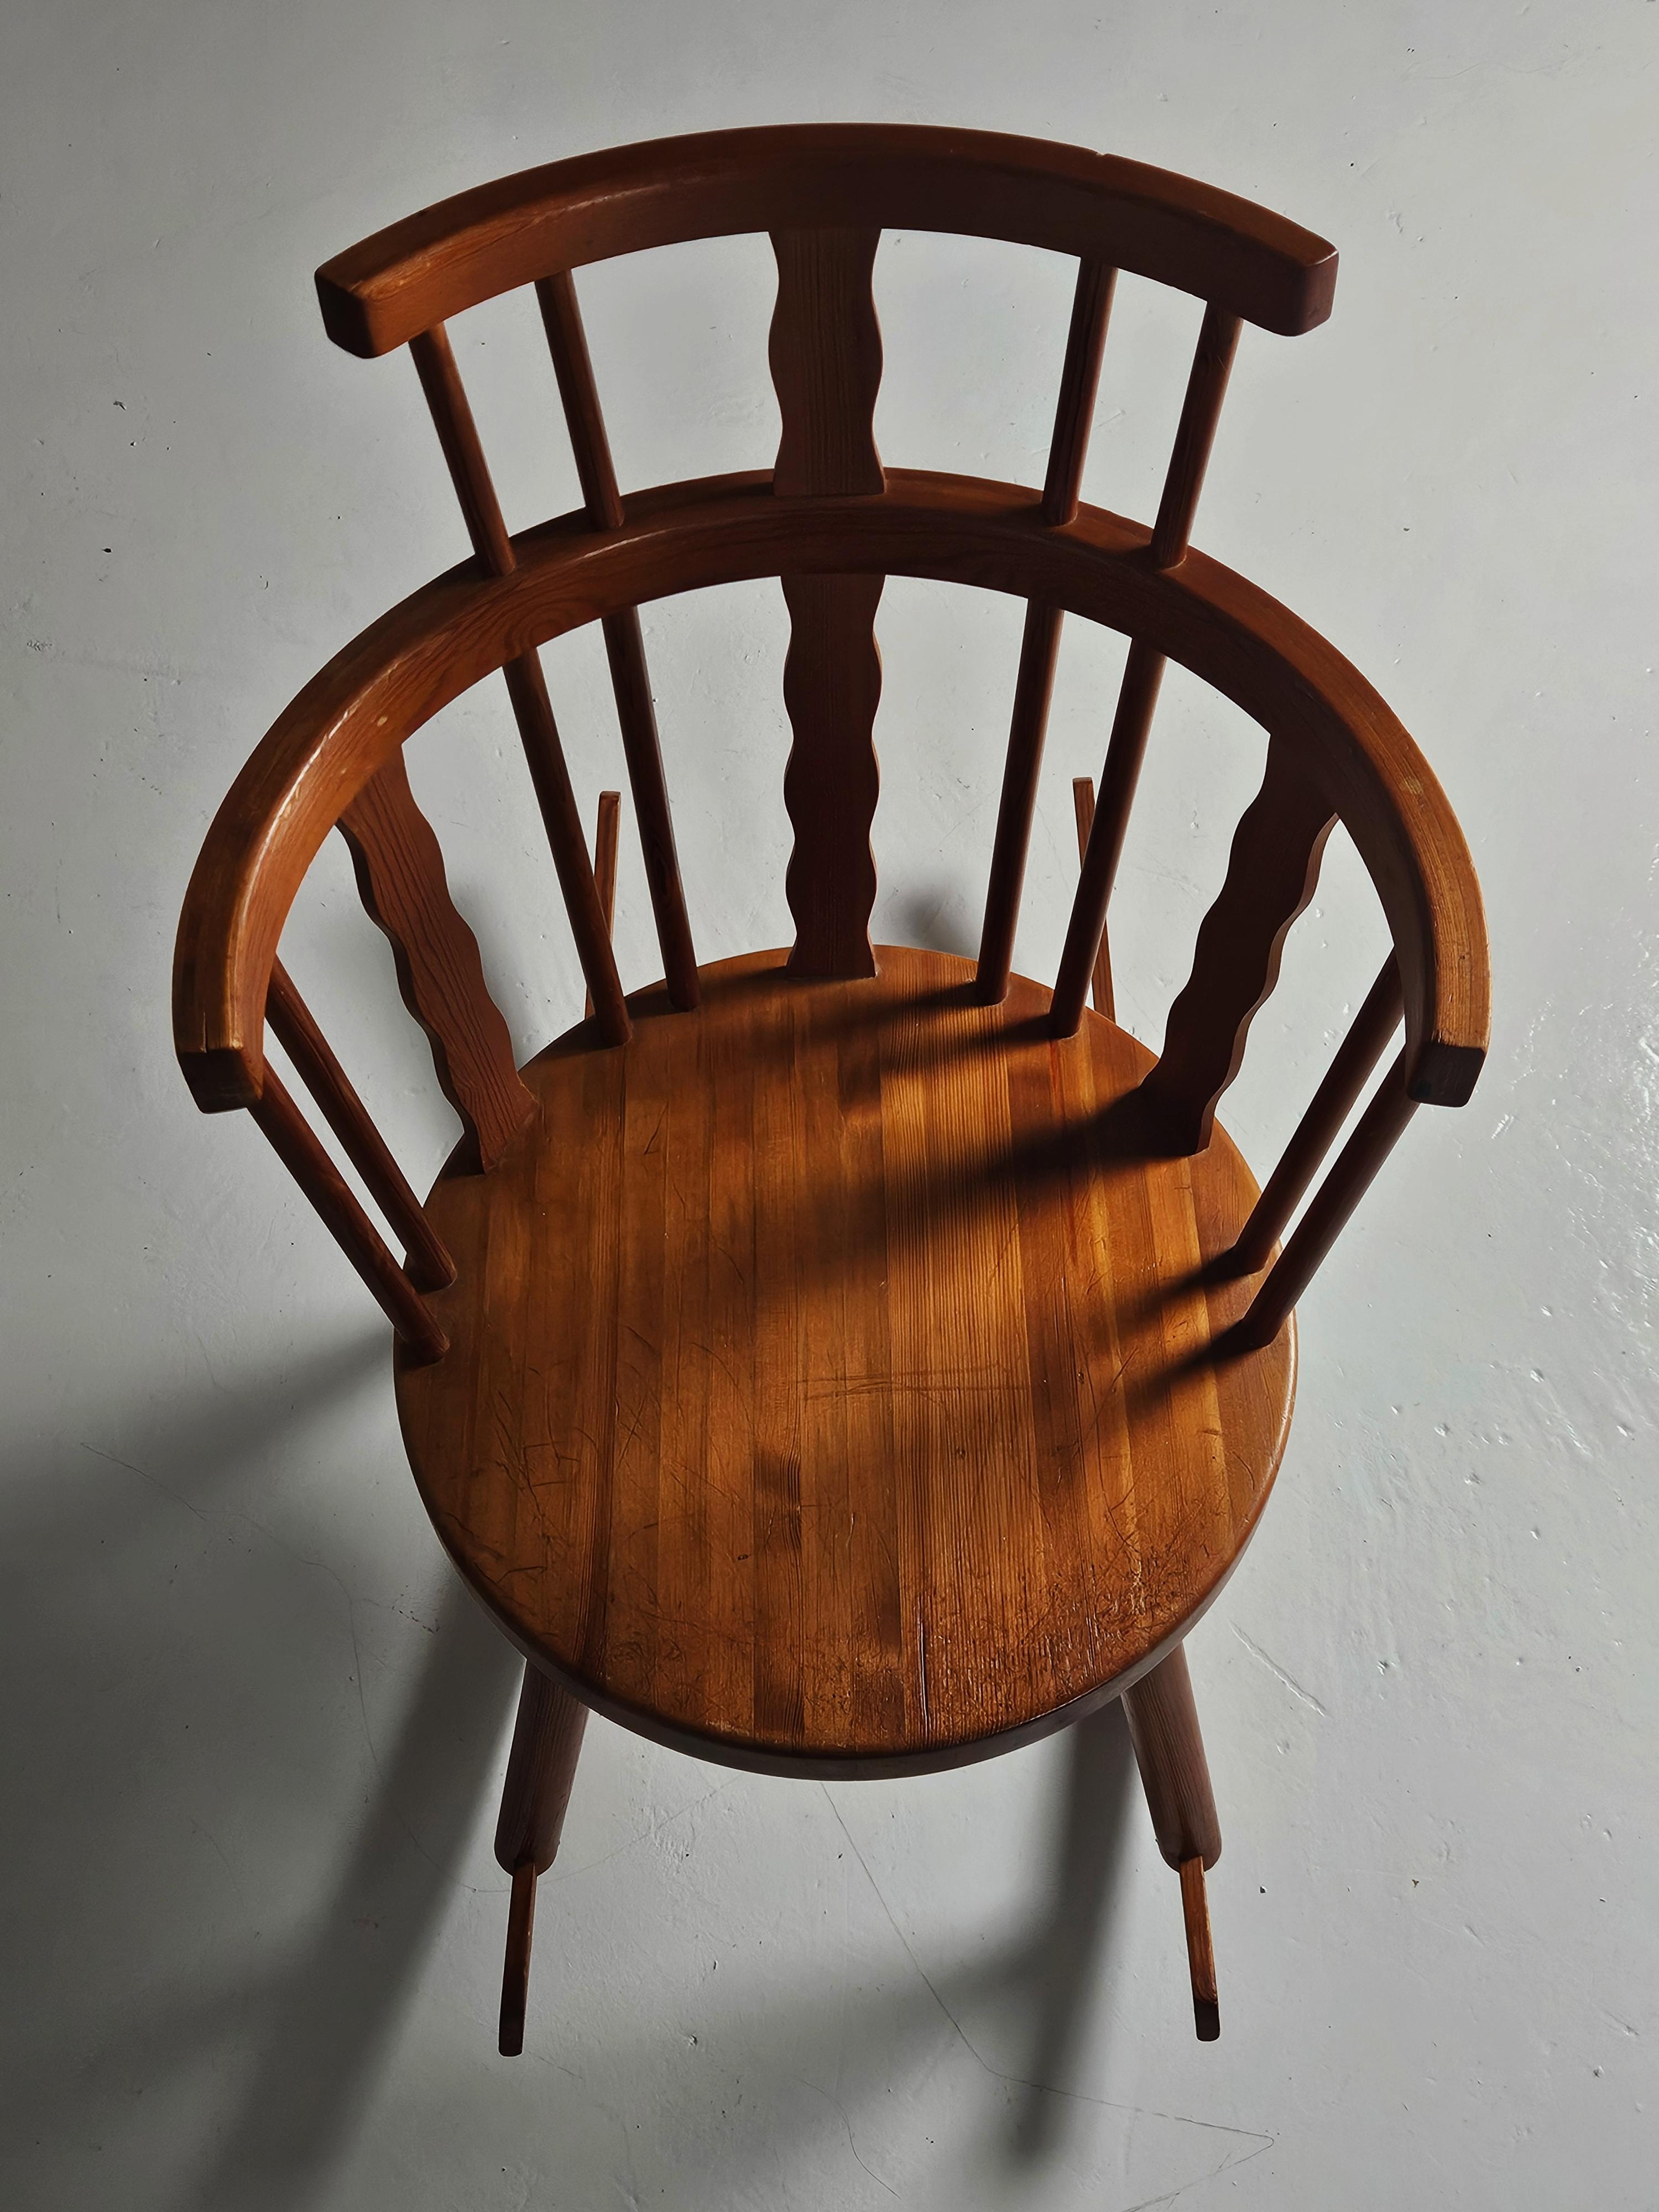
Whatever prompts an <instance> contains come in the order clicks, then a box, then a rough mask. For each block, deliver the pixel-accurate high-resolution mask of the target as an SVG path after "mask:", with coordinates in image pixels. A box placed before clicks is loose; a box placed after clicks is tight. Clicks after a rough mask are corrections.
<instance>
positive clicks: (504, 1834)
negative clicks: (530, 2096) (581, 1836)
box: [495, 1666, 587, 2058]
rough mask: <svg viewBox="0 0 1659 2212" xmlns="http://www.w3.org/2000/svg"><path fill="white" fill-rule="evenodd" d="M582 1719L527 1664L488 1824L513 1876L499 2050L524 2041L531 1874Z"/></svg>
mask: <svg viewBox="0 0 1659 2212" xmlns="http://www.w3.org/2000/svg"><path fill="white" fill-rule="evenodd" d="M586 1725H587V1708H586V1705H579V1704H578V1703H577V1701H576V1699H574V1698H573V1697H571V1696H570V1695H569V1693H568V1692H567V1691H564V1690H562V1689H561V1688H560V1687H559V1686H558V1684H557V1683H556V1682H554V1681H552V1680H550V1679H549V1677H548V1676H547V1675H545V1674H543V1673H542V1671H541V1669H540V1668H538V1667H531V1666H526V1668H525V1670H524V1687H523V1689H522V1690H520V1692H519V1717H518V1719H517V1721H516V1722H515V1723H514V1724H513V1748H512V1750H511V1751H510V1752H509V1753H508V1754H507V1781H506V1784H504V1786H503V1788H502V1790H501V1818H500V1820H498V1821H497V1822H496V1824H495V1857H496V1858H497V1860H498V1861H499V1862H500V1863H501V1867H502V1868H503V1869H505V1871H506V1872H507V1873H508V1874H510V1875H512V1877H513V1897H512V1902H511V1904H510V1905H508V1907H507V1963H506V1965H505V1966H504V1967H503V1969H502V1972H501V2055H502V2057H505V2058H516V2057H518V2056H519V2054H520V2051H523V2049H524V2015H525V2002H526V1998H527V1996H528V1995H529V1991H530V1941H531V1936H532V1932H533V1930H534V1928H535V1922H536V1880H537V1876H538V1875H543V1874H545V1873H546V1871H547V1869H548V1868H549V1867H550V1866H551V1865H552V1863H553V1860H554V1857H555V1855H556V1852H557V1850H558V1848H559V1835H560V1832H561V1830H562V1828H563V1826H564V1814H565V1808H566V1806H567V1805H568V1803H569V1802H570V1785H571V1784H572V1783H573V1782H574V1780H575V1778H576V1760H577V1758H578V1757H579V1755H580V1752H581V1747H582V1730H583V1729H585V1728H586Z"/></svg>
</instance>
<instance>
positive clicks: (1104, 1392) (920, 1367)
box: [398, 949, 1294, 1772]
mask: <svg viewBox="0 0 1659 2212" xmlns="http://www.w3.org/2000/svg"><path fill="white" fill-rule="evenodd" d="M786 958H787V955H786V954H785V953H783V952H767V953H758V954H752V955H749V956H746V957H743V958H741V959H738V960H732V961H726V962H724V963H720V965H719V966H716V967H714V968H710V969H704V970H703V971H702V988H703V1004H702V1007H701V1009H700V1010H699V1011H697V1012H694V1013H674V1012H671V1010H670V1009H669V1006H668V1002H667V999H666V996H665V994H664V993H663V992H662V991H661V989H660V988H659V989H658V990H657V991H655V992H652V993H643V994H635V997H634V998H633V999H632V1000H631V1001H630V1007H631V1011H632V1012H633V1015H634V1024H635V1025H634V1032H633V1036H632V1039H631V1041H630V1042H629V1044H628V1045H626V1046H625V1047H623V1048H617V1049H604V1048H601V1047H600V1046H599V1042H598V1039H597V1036H596V1033H595V1030H594V1029H593V1027H592V1025H591V1024H584V1025H583V1026H582V1027H580V1028H579V1029H577V1030H573V1031H572V1032H571V1033H570V1034H569V1035H568V1036H566V1037H565V1038H563V1039H562V1040H561V1041H560V1042H558V1043H556V1044H555V1045H553V1046H552V1047H550V1048H549V1049H548V1051H547V1052H545V1053H544V1054H542V1056H541V1057H540V1058H539V1059H538V1060H535V1061H533V1062H532V1064H531V1066H529V1067H528V1068H527V1069H526V1071H525V1075H526V1081H527V1083H528V1085H529V1086H530V1088H531V1090H532V1091H533V1092H534V1094H535V1096H536V1098H537V1100H538V1108H539V1113H538V1119H537V1121H536V1122H535V1123H534V1124H533V1125H532V1128H531V1129H530V1131H529V1132H528V1133H527V1135H526V1139H524V1140H523V1141H522V1142H521V1143H520V1146H518V1147H517V1148H516V1149H515V1150H514V1151H513V1152H512V1153H511V1154H510V1155H509V1156H508V1157H507V1158H506V1159H504V1160H503V1161H502V1162H501V1164H500V1165H499V1166H498V1167H497V1168H496V1169H495V1170H494V1171H493V1172H492V1173H490V1174H488V1175H484V1176H476V1175H474V1176H465V1175H461V1174H453V1173H447V1174H446V1176H444V1177H443V1178H442V1179H441V1181H440V1182H439V1184H438V1186H437V1188H435V1191H434V1192H433V1194H432V1196H431V1199H430V1200H429V1201H428V1210H429V1213H430V1218H431V1220H432V1224H433V1226H434V1228H435V1231H436V1232H437V1233H438V1234H439V1235H440V1236H441V1237H442V1238H443V1239H444V1240H445V1242H446V1243H447V1246H448V1248H449V1249H450V1251H451V1252H452V1253H453V1255H454V1258H455V1261H456V1264H457V1266H458V1267H459V1279H458V1280H457V1281H456V1283H455V1284H454V1285H453V1287H451V1288H450V1289H448V1290H447V1291H442V1292H440V1293H439V1294H438V1295H436V1296H435V1297H434V1299H433V1301H432V1304H433V1307H434V1310H435V1315H436V1316H437V1317H438V1319H439V1320H440V1322H441V1326H442V1328H444V1330H445V1332H446V1333H447V1335H448V1336H449V1338H450V1340H451V1350H450V1352H449V1353H448V1356H447V1358H445V1359H444V1360H443V1361H442V1362H441V1364H438V1365H435V1366H428V1367H419V1366H416V1365H415V1364H411V1363H410V1362H409V1361H407V1360H404V1359H401V1358H400V1361H399V1372H398V1401H399V1406H400V1409H401V1413H402V1418H403V1424H404V1434H405V1437H406V1440H407V1443H408V1445H409V1449H410V1458H411V1462H412V1463H413V1466H414V1468H415V1470H416V1478H417V1480H418V1481H419V1483H420V1485H421V1488H422V1493H423V1495H424V1497H425V1498H426V1501H427V1504H428V1507H429V1509H430V1510H431V1511H432V1514H433V1516H434V1519H435V1522H436V1525H437V1527H438V1529H439V1532H440V1534H441V1536H442V1538H443V1540H444V1541H445V1543H446V1545H447V1547H448V1548H449V1550H450V1551H451V1553H452V1554H453V1556H454V1558H455V1559H456V1560H457V1562H458V1564H459V1565H460V1567H461V1569H462V1571H463V1572H464V1573H465V1575H466V1577H468V1579H469V1580H470V1581H471V1583H472V1584H473V1585H474V1587H475V1588H476V1589H477V1590H478V1591H479V1593H480V1595H482V1596H483V1598H484V1599H485V1600H486V1601H487V1603H488V1604H489V1607H491V1609H492V1610H493V1611H494V1612H495V1613H496V1615H497V1616H498V1618H500V1619H501V1620H503V1621H504V1623H505V1624H506V1625H507V1626H508V1628H509V1629H510V1631H511V1632H512V1633H513V1635H514V1636H515V1637H516V1638H517V1639H518V1641H519V1642H520V1644H521V1645H522V1646H523V1647H524V1648H525V1649H526V1651H527V1652H529V1653H530V1654H531V1655H532V1656H535V1657H537V1658H538V1659H540V1660H541V1661H542V1662H543V1663H544V1665H546V1666H548V1667H549V1668H550V1669H551V1670H552V1671H553V1672H554V1673H555V1674H557V1675H558V1676H560V1677H562V1679H563V1680H566V1681H567V1682H568V1684H569V1685H570V1686H572V1687H573V1688H574V1689H576V1690H577V1691H578V1692H579V1693H580V1696H581V1697H582V1698H584V1699H586V1700H587V1701H589V1702H591V1703H592V1704H593V1705H598V1706H599V1707H600V1708H601V1709H602V1710H606V1709H608V1710H610V1711H613V1712H615V1713H617V1715H618V1716H619V1717H625V1718H626V1719H627V1720H628V1721H629V1723H631V1724H632V1725H634V1726H635V1727H638V1728H641V1729H644V1730H645V1732H647V1734H651V1735H656V1736H657V1737H659V1739H661V1740H663V1741H669V1742H673V1743H678V1744H681V1745H683V1746H684V1747H687V1748H690V1749H696V1750H699V1751H701V1752H702V1753H705V1754H707V1755H712V1756H714V1757H716V1758H723V1759H728V1760H730V1761H732V1763H736V1764H740V1765H753V1766H760V1767H769V1768H774V1769H778V1770H781V1771H823V1770H824V1768H825V1767H826V1766H831V1767H833V1768H834V1770H835V1771H842V1772H856V1771H904V1770H906V1769H908V1770H912V1771H915V1770H918V1769H921V1768H926V1767H927V1766H930V1765H950V1764H954V1763H956V1762H957V1761H959V1760H960V1759H963V1758H969V1757H973V1756H975V1755H976V1753H977V1752H978V1751H980V1750H984V1751H990V1750H994V1749H1001V1748H1006V1745H1007V1743H1008V1741H1010V1740H1011V1739H1012V1740H1016V1741H1017V1740H1018V1738H1019V1737H1020V1736H1021V1735H1036V1734H1040V1733H1042V1732H1043V1730H1044V1726H1045V1723H1051V1720H1052V1722H1054V1723H1057V1721H1058V1719H1060V1718H1062V1717H1063V1718H1070V1717H1073V1715H1072V1713H1071V1712H1069V1711H1066V1708H1068V1707H1073V1706H1074V1705H1075V1701H1076V1700H1078V1699H1087V1698H1088V1697H1089V1696H1090V1695H1091V1692H1099V1691H1101V1690H1103V1688H1104V1687H1105V1686H1108V1685H1115V1686H1119V1687H1121V1685H1122V1681H1123V1680H1124V1678H1125V1677H1126V1676H1127V1675H1128V1674H1132V1673H1133V1671H1134V1670H1135V1669H1137V1668H1139V1667H1140V1666H1141V1665H1143V1664H1144V1663H1145V1662H1146V1661H1147V1660H1148V1659H1149V1658H1150V1657H1152V1656H1156V1654H1157V1653H1158V1649H1159V1647H1160V1646H1161V1645H1162V1644H1164V1643H1165V1642H1166V1641H1167V1640H1168V1639H1169V1638H1171V1637H1173V1636H1175V1635H1176V1633H1178V1632H1180V1631H1181V1630H1182V1629H1183V1628H1184V1627H1185V1626H1188V1625H1189V1623H1190V1621H1191V1620H1192V1618H1193V1616H1194V1613H1195V1612H1196V1611H1197V1610H1198V1609H1199V1608H1200V1607H1202V1605H1203V1604H1204V1602H1205V1601H1206V1599H1207V1598H1208V1597H1209V1596H1210V1595H1212V1593H1213V1592H1214V1590H1215V1589H1217V1588H1218V1585H1219V1583H1220V1581H1221V1579H1222V1578H1223V1577H1224V1576H1225V1573H1226V1571H1227V1570H1228V1568H1229V1566H1230V1565H1231V1563H1232V1561H1233V1560H1234V1559H1235V1558H1236V1557H1237V1553H1238V1552H1239V1550H1240V1548H1241V1547H1242V1546H1243V1542H1244V1541H1245V1539H1246V1537H1247V1536H1248V1534H1249V1532H1250V1529H1251V1528H1252V1527H1253V1525H1254V1523H1255V1518H1256V1516H1257V1515H1258V1513H1259V1511H1260V1510H1261V1505H1262V1503H1263V1500H1264V1499H1265V1498H1266V1495H1267V1490H1268V1487H1269V1486H1270V1485H1271V1483H1272V1480H1273V1474H1274V1471H1275V1469H1276V1468H1277V1466H1278V1463H1279V1456H1280V1454H1281V1451H1282V1449H1283V1444H1284V1438H1285V1430H1286V1427H1287V1425H1288V1421H1289V1416H1290V1407H1291V1389H1292V1379H1293V1370H1294V1339H1293V1333H1292V1325H1287V1326H1286V1328H1285V1329H1283V1330H1282V1331H1281V1332H1280V1333H1279V1335H1278V1336H1277V1337H1276V1338H1275V1339H1274V1340H1273V1343H1272V1344H1270V1345H1269V1346H1267V1347H1266V1349H1265V1350H1262V1351H1261V1352H1255V1353H1251V1354H1249V1355H1248V1356H1245V1357H1242V1358H1233V1359H1231V1360H1229V1361H1227V1362H1225V1363H1218V1362H1216V1361H1214V1360H1212V1359H1210V1358H1206V1347H1207V1346H1209V1345H1210V1344H1211V1342H1212V1340H1213V1339H1214V1338H1215V1337H1217V1336H1218V1334H1220V1333H1221V1331H1222V1330H1223V1329H1225V1328H1226V1327H1227V1326H1228V1325H1229V1324H1230V1323H1231V1322H1232V1321H1234V1320H1235V1319H1236V1318H1237V1316H1238V1315H1239V1314H1240V1313H1241V1312H1242V1311H1243V1308H1244V1306H1245V1305H1246V1304H1247V1303H1248V1299H1249V1285H1248V1284H1242V1283H1239V1282H1237V1281H1231V1282H1221V1283H1217V1284H1214V1285H1211V1286H1209V1287H1206V1286H1205V1285H1200V1283H1199V1282H1198V1281H1197V1280H1196V1279H1195V1278H1196V1274H1197V1271H1198V1270H1199V1268H1200V1266H1202V1265H1203V1264H1204V1263H1205V1262H1206V1261H1210V1260H1212V1259H1214V1258H1216V1257H1217V1256H1218V1255H1220V1254H1221V1253H1223V1252H1224V1251H1225V1249H1227V1247H1228V1246H1229V1245H1231V1243H1232V1242H1233V1240H1234V1238H1235V1237H1237V1233H1238V1231H1239V1229H1240V1227H1241V1226H1242V1225H1243V1222H1244V1220H1245V1218H1247V1216H1248V1215H1249V1211H1250V1208H1251V1206H1252V1205H1253V1204H1254V1202H1255V1195H1256V1192H1255V1183H1254V1182H1253V1181H1252V1179H1251V1176H1250V1174H1249V1170H1248V1169H1247V1168H1246V1167H1245V1165H1244V1164H1243V1160H1242V1159H1241V1158H1240V1157H1239V1155H1238V1153H1237V1151H1236V1150H1235V1149H1234V1147H1233V1145H1232V1143H1231V1139H1228V1138H1227V1137H1226V1136H1225V1133H1222V1132H1221V1131H1220V1130H1219V1129H1218V1130H1217V1131H1216V1133H1215V1135H1214V1138H1213V1140H1212V1143H1211V1145H1210V1146H1209V1147H1208V1149H1207V1150H1206V1152H1202V1153H1200V1154H1199V1155H1198V1156H1197V1157H1195V1158H1188V1159H1181V1158H1176V1159H1171V1158H1158V1157H1156V1148H1155V1147H1152V1148H1149V1147H1148V1146H1146V1144H1145V1143H1144V1142H1143V1139H1142V1135H1141V1127H1142V1111H1141V1108H1140V1105H1139V1101H1138V1100H1137V1099H1136V1097H1135V1096H1134V1093H1135V1091H1136V1089H1137V1086H1138V1085H1139V1084H1140V1082H1141V1079H1142V1078H1143V1077H1144V1076H1145V1074H1146V1071H1147V1069H1148V1068H1149V1067H1150V1066H1151V1065H1152V1056H1151V1054H1148V1053H1147V1052H1146V1049H1145V1048H1144V1047H1142V1046H1141V1045H1139V1044H1138V1043H1137V1042H1135V1041H1134V1040H1133V1039H1132V1038H1130V1037H1129V1036H1127V1035H1126V1034H1125V1033H1124V1032H1123V1031H1122V1030H1118V1029H1116V1028H1115V1027H1114V1026H1113V1025H1112V1024H1110V1023H1109V1022H1107V1021H1105V1020H1103V1018H1100V1017H1099V1016H1097V1015H1095V1014H1092V1013H1091V1014H1089V1015H1087V1016H1086V1017H1085V1020H1084V1023H1083V1025H1082V1027H1081V1029H1080V1030H1079V1034H1078V1035H1077V1036H1074V1037H1072V1038H1067V1039H1065V1040H1063V1041H1058V1042H1057V1041H1055V1040H1054V1039H1053V1038H1051V1037H1050V1036H1048V1033H1047V1030H1046V1024H1045V1022H1044V1015H1045V1013H1046V1011H1047V1006H1048V994H1047V993H1046V992H1044V991H1043V990H1042V989H1040V988H1039V987H1037V986H1036V985H1035V984H1032V983H1030V982H1027V981H1024V979H1023V978H1020V977H1018V976H1017V977H1015V978H1014V979H1013V982H1012V987H1011V988H1010V991H1009V994H1008V996H1007V998H1006V1000H1005V1001H1004V1002H1003V1003H1002V1004H1001V1005H1000V1006H981V1005H978V1004H976V1003H975V1000H974V994H973V988H972V985H973V975H974V969H973V963H971V962H969V961H965V960H961V959H957V958H954V957H950V956H947V955H945V954H937V953H928V952H918V951H899V950H893V949H887V950H884V951H882V952H881V954H880V956H879V965H880V972H879V974H878V975H877V976H875V977H873V978H870V979H856V980H844V981H843V980H836V981H812V980H807V979H801V978H798V977H793V976H790V975H787V974H786V972H785V961H786Z"/></svg>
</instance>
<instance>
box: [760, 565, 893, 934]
mask: <svg viewBox="0 0 1659 2212" xmlns="http://www.w3.org/2000/svg"><path fill="white" fill-rule="evenodd" d="M884 581H885V579H884V577H881V576H786V577H785V578H784V580H783V596H784V601H785V604H786V605H787V607H788V609H789V621H790V641H789V655H788V658H787V660H786V661H785V662H784V665H783V703H784V706H785V708H786V709H787V713H788V715H789V721H790V726H791V727H792V728H793V731H794V744H793V746H792V747H791V748H790V752H789V764H788V766H787V768H786V769H785V770H784V775H783V803H784V806H785V808H786V809H787V812H788V816H789V819H790V821H791V823H793V827H794V831H795V845H794V850H793V852H792V853H791V854H790V856H789V868H788V872H787V875H786V876H785V878H784V890H785V894H786V896H787V898H788V901H789V911H790V913H791V914H792V915H793V916H794V918H795V942H794V946H793V950H792V951H791V952H790V955H789V972H790V973H791V975H874V974H875V972H876V956H875V954H874V953H873V952H872V950H871V947H870V909H871V908H872V906H873V905H874V904H875V901H876V862H875V856H874V854H872V852H871V850H870V824H871V823H872V821H873V819H874V818H875V811H876V798H877V794H878V791H879V788H880V782H881V775H880V770H879V769H878V766H877V763H876V753H875V747H874V746H873V744H872V743H871V730H872V726H873V725H874V722H875V719H876V707H877V704H878V701H879V700H880V697H881V654H880V653H879V652H878V649H877V646H876V639H875V631H874V628H873V624H874V622H875V615H876V607H877V604H878V601H879V600H880V598H881V590H882V585H883V584H884Z"/></svg>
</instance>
